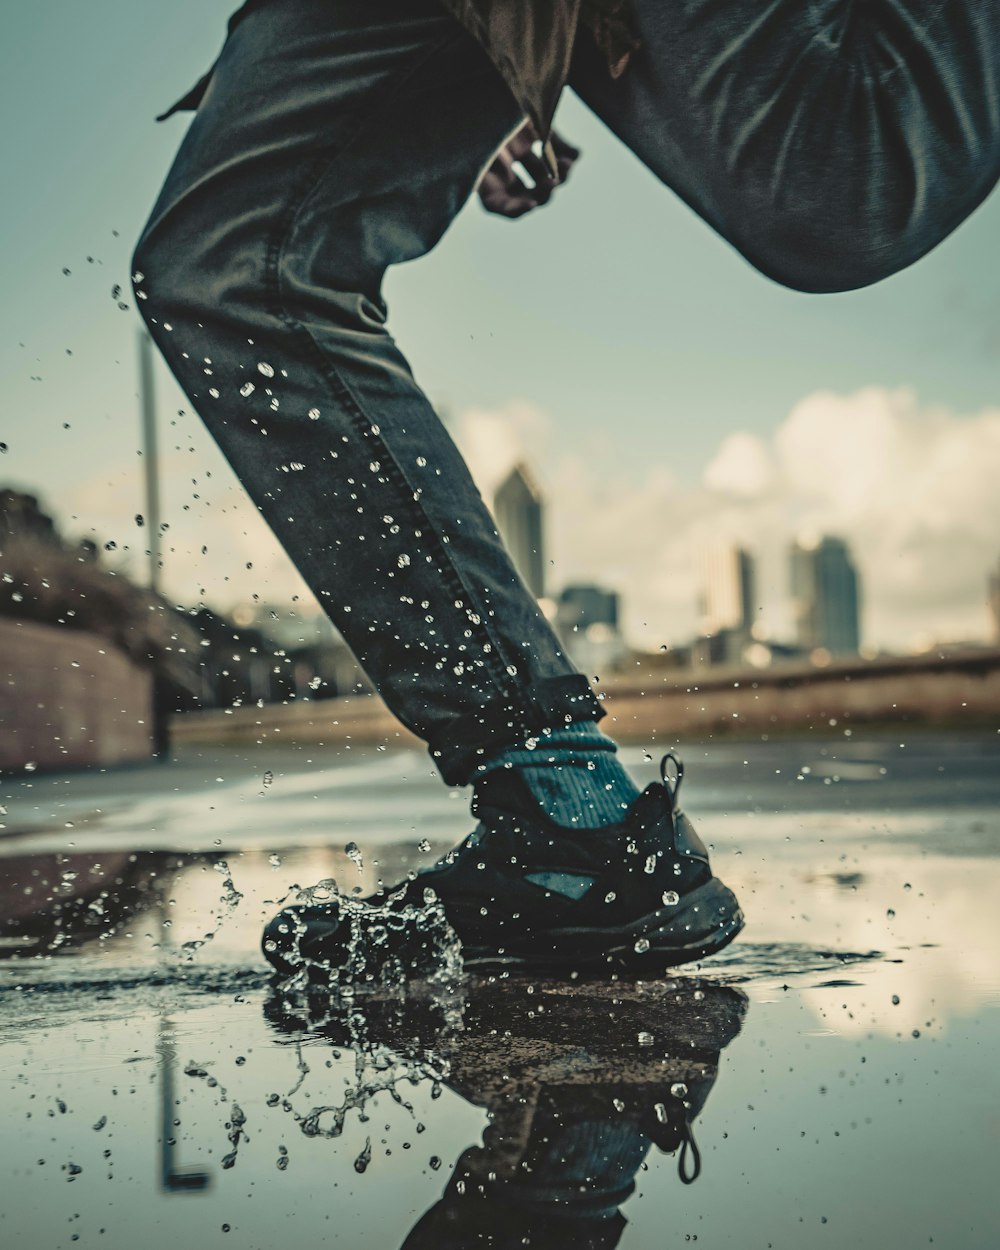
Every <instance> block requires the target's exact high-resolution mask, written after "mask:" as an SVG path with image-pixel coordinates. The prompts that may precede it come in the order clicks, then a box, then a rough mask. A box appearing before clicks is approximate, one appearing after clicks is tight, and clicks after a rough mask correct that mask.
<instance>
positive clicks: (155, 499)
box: [139, 330, 160, 594]
mask: <svg viewBox="0 0 1000 1250" xmlns="http://www.w3.org/2000/svg"><path fill="white" fill-rule="evenodd" d="M139 400H140V407H141V410H142V457H143V466H144V468H145V483H146V527H147V529H148V530H149V588H150V590H152V591H153V592H154V594H155V593H157V592H158V591H159V589H160V462H159V453H158V451H157V446H156V393H155V390H154V382H153V340H152V339H151V338H150V337H149V335H148V334H147V333H146V331H145V330H140V331H139Z"/></svg>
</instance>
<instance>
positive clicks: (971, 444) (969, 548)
mask: <svg viewBox="0 0 1000 1250" xmlns="http://www.w3.org/2000/svg"><path fill="white" fill-rule="evenodd" d="M230 7H231V6H230V5H229V4H227V3H217V2H216V0H198V2H197V3H196V2H195V0H175V3H173V4H171V5H162V4H152V3H144V2H142V0H140V2H139V3H136V0H92V3H90V4H88V5H86V6H81V5H78V4H71V3H69V2H68V0H38V2H37V3H35V4H32V5H19V6H16V8H15V9H14V10H13V11H12V12H11V14H9V15H8V17H7V21H6V25H5V29H6V35H7V38H6V39H5V41H4V49H5V50H4V62H5V63H4V73H3V75H0V99H2V101H3V105H4V107H3V112H2V117H3V118H4V121H3V122H2V123H0V142H2V145H3V149H2V151H3V168H4V170H5V174H6V177H5V193H4V196H3V197H2V199H0V239H2V240H3V244H2V255H0V278H2V291H3V302H2V305H0V364H2V371H3V372H2V376H3V380H4V388H3V397H4V404H3V409H2V411H0V442H2V443H5V444H6V446H7V450H6V452H5V453H4V454H2V455H0V484H11V485H16V486H18V487H21V488H25V489H31V490H34V491H35V492H37V493H38V494H39V495H40V496H41V497H42V499H43V502H44V503H45V505H46V506H48V507H49V508H50V510H52V511H53V512H54V513H56V515H57V516H58V517H59V518H60V520H61V521H62V522H63V523H64V524H65V527H66V528H67V530H69V531H70V532H78V533H87V532H94V533H96V534H97V535H99V536H100V537H101V538H102V539H105V540H107V539H113V540H114V541H116V542H117V543H118V545H119V548H120V549H124V548H130V549H131V551H125V552H124V554H123V556H122V558H123V559H124V560H126V561H127V560H128V559H129V558H130V557H131V558H132V559H133V561H134V563H133V568H134V569H135V570H136V571H138V570H139V568H140V567H141V566H140V563H139V561H138V560H137V559H135V557H136V555H137V554H138V550H139V548H140V547H141V540H142V537H143V535H142V534H141V532H140V531H138V530H137V529H136V528H135V525H134V521H133V517H134V515H135V513H136V512H138V511H141V510H142V506H143V505H142V501H141V475H140V467H141V462H140V461H139V458H138V455H137V443H138V415H137V404H136V370H135V351H136V345H135V335H136V318H135V313H134V310H133V309H127V310H120V309H119V308H118V307H117V300H116V299H115V298H113V295H112V291H113V288H114V287H115V286H116V284H120V285H122V286H123V287H124V288H125V289H126V290H127V289H128V287H127V277H128V260H129V255H130V250H131V245H132V241H133V240H134V238H135V236H136V235H137V233H138V231H139V229H140V227H141V225H142V222H143V220H144V218H145V215H146V213H147V212H148V209H149V207H150V205H151V203H152V201H153V198H154V197H155V194H156V192H157V190H158V186H159V182H160V180H161V179H162V177H163V174H164V173H165V171H166V169H167V167H168V164H169V161H170V159H171V157H172V154H173V151H174V149H175V148H176V145H177V143H178V141H179V138H180V136H181V135H182V133H183V129H184V126H185V122H184V121H183V120H182V119H174V120H172V121H171V122H169V123H167V124H165V125H161V126H157V125H155V124H154V123H153V121H152V118H153V116H154V114H155V113H157V112H159V111H160V110H161V109H162V108H163V107H164V106H165V105H166V104H168V103H170V102H171V101H172V100H173V98H175V96H176V95H178V94H180V93H181V92H182V91H183V90H184V89H185V88H186V87H187V86H188V85H189V84H190V82H191V81H193V80H194V78H196V77H197V76H198V75H199V74H200V73H201V72H202V70H203V69H204V68H205V67H206V66H207V64H208V63H209V62H210V61H211V59H212V57H213V56H214V54H215V51H216V50H217V47H218V44H219V41H220V38H221V32H222V30H223V27H224V21H225V17H226V16H227V13H228V11H229V8H230ZM456 124H460V119H456ZM559 125H560V128H561V129H562V130H563V131H564V132H565V133H566V134H567V135H568V136H569V137H571V138H572V139H573V140H574V141H575V142H577V143H578V144H579V145H580V146H581V147H582V148H583V150H584V156H583V159H582V160H581V162H580V164H579V167H578V169H577V170H576V171H575V172H574V175H573V178H572V180H571V182H570V183H569V185H567V186H566V187H565V188H564V189H562V190H561V191H560V192H559V193H558V194H557V195H556V197H555V199H554V201H553V203H552V205H551V206H550V207H548V208H546V209H545V210H543V211H540V212H538V213H537V214H534V215H532V216H530V217H528V218H526V219H524V220H523V221H519V222H515V223H510V222H504V221H500V220H498V219H496V218H490V217H487V216H486V215H485V214H483V213H482V212H481V211H480V210H479V209H478V206H476V205H471V206H470V207H469V208H468V209H467V210H466V211H465V213H463V215H462V216H461V217H460V218H459V220H458V222H457V223H456V224H455V226H454V227H453V229H452V231H451V232H450V233H449V234H448V236H447V237H446V239H445V241H444V243H443V244H442V245H441V246H440V247H439V249H438V250H437V251H436V252H435V253H434V254H433V255H432V256H431V257H429V258H427V259H426V260H423V261H420V262H417V263H415V264H413V265H408V266H405V267H404V268H402V269H400V270H399V271H397V272H396V273H394V274H393V275H391V278H390V282H389V285H388V288H387V296H388V301H389V305H390V324H391V326H392V328H393V330H394V332H395V335H396V337H397V339H398V341H399V343H400V344H401V346H402V347H403V349H404V350H405V351H406V352H407V354H408V355H409V357H410V359H411V361H412V362H413V365H414V368H415V371H416V374H417V377H418V378H419V379H420V380H421V381H422V383H423V385H424V386H425V388H426V389H427V390H428V392H429V393H430V394H431V395H432V397H433V398H434V399H435V400H436V401H437V402H438V404H439V406H440V407H441V409H442V411H444V412H445V413H446V414H447V417H448V420H449V424H450V427H451V428H452V430H453V432H454V433H455V435H456V438H457V439H458V440H459V442H460V444H461V445H462V446H463V448H465V449H466V451H467V454H468V455H469V457H470V461H471V462H472V464H473V467H474V468H475V467H476V466H477V465H478V466H486V465H491V466H493V467H494V468H495V466H496V464H497V462H498V459H499V458H500V457H503V456H509V457H510V458H513V457H515V456H516V455H518V454H522V453H523V454H527V456H528V458H529V459H530V461H531V464H532V466H533V468H534V469H535V471H536V474H537V476H538V477H539V478H540V479H541V481H542V483H543V485H544V488H545V492H546V496H547V499H548V503H549V507H548V547H549V550H548V553H547V554H548V557H549V559H550V560H551V566H550V578H551V586H552V588H553V589H558V587H559V586H560V585H561V584H563V583H565V582H566V581H569V580H590V579H596V580H600V581H602V582H606V583H608V584H610V585H613V586H615V587H616V588H618V589H619V590H620V591H621V592H622V594H623V596H624V599H625V607H626V611H625V624H626V629H627V631H628V633H629V636H630V637H631V638H632V639H633V640H634V641H636V642H642V643H646V644H649V645H659V644H661V643H677V642H680V641H683V640H684V639H685V638H687V637H688V636H689V635H690V634H691V633H692V631H693V630H694V629H695V628H696V625H697V616H696V611H695V605H696V599H697V591H698V552H699V551H700V550H701V549H703V548H704V546H706V545H708V544H712V543H715V542H718V541H728V540H736V541H740V542H742V543H743V544H745V545H747V546H749V547H750V548H751V549H752V550H754V551H755V552H756V553H757V554H758V556H759V559H760V580H761V583H762V596H761V597H762V608H763V613H762V614H763V616H764V618H765V620H766V621H767V622H768V623H769V624H770V626H771V628H772V629H773V630H775V631H776V632H777V633H779V634H782V633H784V632H786V630H787V628H788V613H787V607H786V603H785V595H786V586H785V559H784V553H785V550H786V548H787V544H788V542H789V540H790V539H791V537H792V536H794V534H796V533H797V532H800V531H802V530H807V531H828V532H834V533H838V534H842V535H843V536H844V537H846V538H847V539H848V540H849V541H850V543H851V545H852V548H853V549H854V552H855V555H856V558H857V560H858V563H859V565H860V567H861V570H862V573H863V577H864V634H865V640H866V641H867V642H868V643H869V644H871V645H885V646H895V647H910V646H913V645H917V644H921V643H926V642H927V641H930V640H932V639H945V638H982V637H986V636H987V634H988V631H989V620H988V614H987V609H986V602H985V600H986V590H985V588H986V578H987V574H988V571H989V569H990V568H991V567H995V566H996V563H997V561H998V559H1000V502H998V500H1000V491H998V490H997V487H996V483H997V482H998V481H1000V370H998V365H1000V277H998V276H997V270H996V265H995V263H993V261H992V258H993V257H995V255H996V253H997V246H998V242H1000V200H998V197H997V196H995V195H994V197H993V198H992V199H991V200H989V201H988V202H987V203H986V205H984V206H983V208H981V209H980V210H979V212H978V213H977V214H975V216H974V217H973V218H972V220H970V221H969V222H968V223H966V225H965V226H963V227H962V228H961V229H960V230H959V231H958V232H957V233H956V234H955V235H954V236H953V237H952V238H951V239H950V240H948V241H947V242H946V243H945V244H944V245H943V246H941V247H940V248H939V249H937V251H936V252H935V253H933V254H932V255H931V256H930V257H928V258H926V259H925V260H924V261H922V262H920V263H919V264H918V265H916V266H914V267H913V268H912V269H910V270H908V271H907V272H905V273H903V274H901V275H898V276H897V277H895V278H893V279H890V280H889V281H887V282H884V283H881V284H879V285H878V286H877V287H874V288H871V289H869V290H867V291H863V292H855V293H851V294H848V295H841V296H824V297H816V296H804V295H799V294H796V293H794V292H790V291H786V290H783V289H782V288H780V287H778V286H776V285H774V284H773V283H770V282H768V281H767V280H765V279H764V278H762V277H760V276H758V275H757V274H755V273H754V272H753V271H752V270H751V269H750V268H749V267H748V266H747V265H746V264H745V263H744V262H743V261H742V260H740V259H739V258H738V257H737V256H736V255H735V254H734V253H733V252H732V251H731V249H729V247H728V246H727V245H726V244H724V243H723V242H721V241H720V240H719V239H718V238H716V237H715V236H714V235H713V234H712V233H711V232H710V231H709V230H708V229H707V228H706V227H705V226H704V225H703V224H702V223H701V222H700V221H698V219H697V218H696V217H695V216H694V215H693V214H692V213H691V212H690V211H689V210H688V209H686V208H685V207H684V206H682V205H680V204H679V203H678V202H677V201H676V200H674V199H673V197H672V196H671V195H670V194H669V193H668V192H667V191H666V190H665V189H664V188H662V187H661V186H660V185H658V184H657V183H656V182H655V181H654V180H653V179H652V177H651V176H650V175H649V174H648V173H647V172H646V171H645V170H644V169H642V168H641V167H640V166H639V164H638V163H637V162H636V161H635V159H634V158H633V157H632V156H631V155H630V154H629V153H628V152H627V151H625V150H624V149H623V148H621V147H620V146H619V145H618V144H617V142H616V141H615V140H614V139H613V138H612V137H611V136H609V135H608V134H606V133H605V132H604V131H603V129H602V128H601V127H600V125H599V124H598V123H597V122H596V121H595V120H594V119H593V118H592V117H591V116H589V115H588V114H587V112H586V111H585V110H584V109H583V108H582V107H581V106H580V105H579V104H578V102H577V101H575V100H574V99H572V98H567V99H566V100H565V102H564V105H563V107H562V110H561V114H560V118H559ZM65 270H69V272H68V273H66V272H64V271H65ZM127 302H131V301H130V300H128V301H127ZM158 384H159V398H160V409H161V414H162V418H163V430H164V436H163V445H164V469H165V476H166V481H165V506H164V516H165V519H166V520H167V521H168V522H169V524H170V527H171V528H170V530H169V531H168V539H169V547H170V549H169V550H168V552H167V567H166V583H167V587H168V589H169V590H170V592H171V593H172V594H173V595H174V596H175V597H176V598H177V599H178V600H179V601H184V602H194V601H196V600H197V599H199V598H200V597H204V598H206V599H208V600H209V601H210V602H213V603H215V604H217V605H219V606H222V607H227V606H232V605H234V604H236V603H237V602H240V601H242V600H245V599H248V598H249V597H250V596H251V595H253V594H257V595H259V596H260V597H261V598H262V599H266V600H271V601H278V602H281V601H285V600H287V599H288V598H289V597H290V596H291V595H293V594H296V593H301V592H302V588H301V587H300V586H299V585H298V583H297V582H296V579H295V577H294V575H293V574H292V572H291V571H290V569H289V567H288V565H287V562H286V560H285V558H284V556H283V555H282V554H281V553H280V551H278V550H277V548H276V546H275V544H274V543H273V542H272V541H271V540H270V539H269V537H268V535H267V533H266V531H265V530H264V527H263V526H262V524H261V522H260V521H259V520H258V518H257V517H256V515H255V514H254V513H253V511H252V509H250V508H249V507H248V506H247V504H246V503H245V500H244V499H243V497H242V494H241V492H240V490H239V487H238V485H237V484H236V483H235V480H234V479H233V477H232V475H231V473H230V471H229V470H228V468H227V467H226V466H225V464H224V463H223V462H222V461H221V459H220V457H219V456H218V453H217V452H216V451H215V450H214V448H213V447H212V445H211V443H210V441H209V440H208V438H207V437H206V435H205V434H204V433H203V432H202V430H201V428H200V425H199V423H198V421H197V418H196V417H194V416H193V415H191V414H190V412H187V411H185V413H184V414H183V415H178V410H179V409H185V410H186V409H187V404H186V402H185V401H184V399H183V397H182V396H181V395H180V394H179V393H178V392H177V391H176V388H175V387H174V386H173V383H172V382H170V380H169V379H168V377H167V376H166V372H165V370H161V372H160V374H159V376H158ZM203 545H207V547H208V552H207V554H206V555H204V556H202V555H201V554H200V552H201V548H202V546H203ZM248 564H250V565H252V567H251V568H247V567H246V566H247V565H248Z"/></svg>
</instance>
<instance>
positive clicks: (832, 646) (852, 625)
mask: <svg viewBox="0 0 1000 1250" xmlns="http://www.w3.org/2000/svg"><path fill="white" fill-rule="evenodd" d="M791 573H792V598H793V601H794V609H795V624H796V632H797V635H798V642H799V645H800V646H801V647H804V648H805V649H806V650H808V651H815V650H817V649H820V648H822V649H823V650H825V651H828V652H829V653H830V654H831V655H855V654H856V653H857V650H858V646H859V643H860V624H859V590H858V574H857V570H856V569H855V567H854V562H853V561H852V559H851V554H850V551H849V550H848V548H847V544H846V543H845V542H844V541H843V540H842V539H840V538H832V537H830V536H826V537H824V538H820V539H800V540H799V541H798V542H796V543H794V544H793V546H792V551H791Z"/></svg>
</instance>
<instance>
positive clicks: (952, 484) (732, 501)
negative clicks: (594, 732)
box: [458, 387, 1000, 648]
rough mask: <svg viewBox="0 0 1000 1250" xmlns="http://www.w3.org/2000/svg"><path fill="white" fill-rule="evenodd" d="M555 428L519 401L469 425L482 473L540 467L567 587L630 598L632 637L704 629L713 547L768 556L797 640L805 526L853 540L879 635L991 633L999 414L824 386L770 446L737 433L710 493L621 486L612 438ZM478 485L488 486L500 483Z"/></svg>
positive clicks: (554, 550) (655, 470)
mask: <svg viewBox="0 0 1000 1250" xmlns="http://www.w3.org/2000/svg"><path fill="white" fill-rule="evenodd" d="M547 431H548V427H547V424H546V423H545V421H544V419H543V418H542V417H541V416H540V415H539V414H538V413H536V412H534V411H533V410H531V409H526V408H524V407H517V408H513V409H505V410H501V411H499V412H494V413H483V412H476V413H470V414H468V417H467V419H464V420H463V421H462V422H460V423H459V428H458V440H459V443H460V445H462V446H463V448H465V449H466V450H467V452H471V454H470V464H471V465H472V467H473V472H474V474H475V473H476V472H477V469H480V470H481V468H482V466H497V465H501V464H502V465H503V467H504V468H506V467H509V465H510V463H512V461H513V460H514V459H516V458H517V457H518V456H522V455H526V456H527V459H528V461H529V464H530V465H531V466H532V468H533V469H535V470H536V471H537V472H538V473H539V476H540V477H541V480H542V482H543V485H544V487H545V490H546V495H547V498H548V501H549V508H548V513H547V534H548V544H549V552H548V555H549V558H550V559H551V561H552V570H551V572H552V587H553V589H558V587H559V586H560V585H562V584H564V583H566V582H569V581H580V580H588V581H589V580H593V581H599V582H602V583H605V584H608V585H610V586H613V587H616V588H617V589H619V590H620V591H621V592H622V593H623V599H624V603H625V620H626V629H627V632H628V633H629V636H630V637H631V638H632V639H633V640H634V641H637V642H642V643H645V644H648V645H655V644H658V643H660V642H664V641H669V642H673V643H676V642H680V641H683V640H684V639H686V638H687V637H689V636H690V635H691V634H692V633H693V632H694V631H695V630H696V629H697V623H698V622H697V615H696V601H697V595H698V586H699V580H700V574H699V567H698V563H699V556H698V553H699V552H700V551H702V550H703V549H704V548H705V547H706V546H709V545H716V544H718V543H719V542H739V543H741V544H743V545H745V546H747V547H748V548H749V549H750V550H751V551H753V552H754V553H755V554H756V555H757V557H758V584H759V592H760V598H761V601H762V609H763V613H762V615H763V618H764V620H765V622H767V623H769V624H771V625H772V627H773V628H774V629H775V630H777V631H779V632H787V630H788V628H789V619H788V605H787V584H786V563H787V551H788V546H789V543H790V542H791V540H792V538H793V537H794V536H795V535H796V534H798V533H800V532H803V531H815V532H820V533H831V534H837V535H839V536H841V537H843V538H845V539H846V540H847V542H848V543H849V544H850V546H851V549H852V551H853V553H854V557H855V560H856V562H857V564H858V566H859V569H860V571H861V576H862V585H863V601H864V634H865V639H866V641H867V642H869V643H871V644H875V645H883V646H893V647H900V648H908V647H910V646H913V645H915V644H917V643H918V642H920V641H922V640H926V639H929V638H937V639H942V640H943V639H949V638H950V639H955V638H962V639H969V638H977V637H978V638H985V637H986V636H988V630H989V623H988V616H987V610H986V578H987V574H988V571H989V569H991V568H993V567H995V565H996V562H997V559H998V557H1000V490H998V488H997V483H998V482H1000V408H997V409H992V410H987V411H984V412H981V413H978V414H976V415H974V416H962V415H959V414H957V413H955V412H953V411H950V410H948V409H944V408H922V407H921V406H920V404H919V403H918V400H917V397H916V396H915V395H914V394H913V392H912V391H909V390H906V389H899V390H888V389H885V388H879V387H870V388H867V389H865V390H862V391H858V392H856V393H854V394H849V395H838V394H833V393H830V392H818V393H816V394H813V395H809V396H807V397H806V398H804V399H803V400H802V401H801V402H800V403H798V404H796V406H795V407H794V408H793V409H792V411H791V412H790V413H789V414H788V416H787V417H786V418H785V420H784V421H782V422H781V424H780V425H779V426H778V427H777V429H776V430H775V431H774V433H773V435H772V436H771V437H770V438H768V439H764V438H761V437H758V436H757V435H754V434H751V433H749V432H746V431H734V432H733V433H732V434H730V435H729V436H727V438H726V439H724V440H723V442H722V443H721V445H720V446H719V448H718V450H717V452H716V454H715V455H714V456H713V457H712V459H711V460H710V462H709V464H708V465H707V467H706V469H705V472H704V475H703V478H702V481H701V482H700V483H698V484H697V485H691V484H684V483H680V482H678V481H677V480H676V479H675V478H674V477H673V475H672V474H671V473H670V471H669V469H668V468H667V467H666V465H665V463H656V462H652V463H649V464H648V467H646V468H645V470H644V471H642V472H641V473H640V474H639V476H638V480H634V479H629V480H625V479H624V478H618V477H614V476H609V475H608V473H607V472H606V470H605V463H606V461H605V459H604V457H602V455H601V449H600V446H599V445H594V446H587V447H580V446H579V445H578V444H575V443H573V442H570V441H567V440H565V438H564V437H563V436H562V432H560V438H559V439H555V440H549V439H547V438H546V435H547ZM470 435H471V438H469V436H470ZM467 439H468V441H467ZM487 477H488V478H489V474H488V475H487ZM478 480H479V481H480V485H481V486H482V488H483V489H484V492H486V493H488V490H489V484H490V483H489V480H486V481H484V480H483V478H482V477H479V479H478Z"/></svg>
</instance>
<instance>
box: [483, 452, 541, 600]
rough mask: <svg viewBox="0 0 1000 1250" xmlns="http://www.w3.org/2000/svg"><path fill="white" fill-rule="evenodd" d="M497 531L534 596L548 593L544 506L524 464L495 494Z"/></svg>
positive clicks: (494, 513)
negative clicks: (546, 591) (546, 584)
mask: <svg viewBox="0 0 1000 1250" xmlns="http://www.w3.org/2000/svg"><path fill="white" fill-rule="evenodd" d="M493 516H494V518H495V519H496V523H497V529H498V530H499V531H500V536H501V538H503V540H504V543H505V544H506V546H507V550H508V551H509V552H510V554H511V558H512V559H513V561H514V567H515V568H516V569H517V571H518V572H519V573H520V574H521V577H522V578H523V579H524V582H525V584H526V585H527V587H528V589H529V590H530V591H531V593H532V594H533V595H534V596H535V597H536V598H537V599H541V598H542V596H543V595H544V594H545V533H544V503H543V500H542V493H541V491H540V490H539V488H538V484H537V482H536V481H535V479H534V477H533V476H532V474H531V472H530V470H529V469H528V466H527V465H526V464H524V463H523V461H520V462H518V463H517V464H515V465H514V467H513V468H512V469H511V471H510V472H509V473H508V474H507V476H506V477H505V478H504V479H503V480H502V481H501V482H500V485H499V486H497V488H496V490H495V491H494V493H493Z"/></svg>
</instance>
